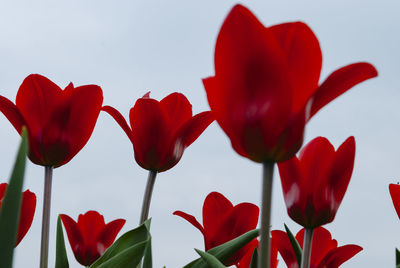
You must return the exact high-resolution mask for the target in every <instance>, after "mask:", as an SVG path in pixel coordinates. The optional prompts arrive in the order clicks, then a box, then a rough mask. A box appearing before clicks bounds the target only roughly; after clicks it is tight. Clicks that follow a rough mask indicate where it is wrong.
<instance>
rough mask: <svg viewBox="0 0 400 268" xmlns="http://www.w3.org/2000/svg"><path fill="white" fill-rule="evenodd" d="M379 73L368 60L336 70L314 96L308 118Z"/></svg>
mask: <svg viewBox="0 0 400 268" xmlns="http://www.w3.org/2000/svg"><path fill="white" fill-rule="evenodd" d="M377 75H378V72H377V70H376V69H375V67H374V66H372V65H371V64H369V63H366V62H360V63H354V64H350V65H347V66H345V67H342V68H340V69H338V70H336V71H334V72H333V73H332V74H331V75H330V76H329V77H328V78H327V79H326V80H325V81H324V82H323V83H322V84H321V85H320V86H319V88H318V90H317V91H316V92H315V94H314V96H313V97H312V106H311V113H310V116H309V118H308V119H311V117H313V116H314V115H315V114H316V113H317V112H318V111H319V110H320V109H321V108H322V107H324V106H325V105H327V104H328V103H329V102H331V101H332V100H334V99H335V98H337V97H338V96H340V95H341V94H343V93H344V92H346V91H347V90H349V89H350V88H352V87H353V86H355V85H357V84H359V83H361V82H363V81H365V80H367V79H370V78H373V77H376V76H377Z"/></svg>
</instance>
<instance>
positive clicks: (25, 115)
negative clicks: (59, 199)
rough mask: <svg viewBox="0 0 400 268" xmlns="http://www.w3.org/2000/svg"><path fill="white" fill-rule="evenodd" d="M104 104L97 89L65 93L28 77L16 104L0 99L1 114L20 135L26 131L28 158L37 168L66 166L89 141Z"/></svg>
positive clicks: (37, 77)
mask: <svg viewBox="0 0 400 268" xmlns="http://www.w3.org/2000/svg"><path fill="white" fill-rule="evenodd" d="M102 103H103V93H102V90H101V88H100V87H99V86H96V85H87V86H80V87H77V88H75V87H74V85H73V84H72V83H70V84H69V85H68V86H67V87H66V88H65V89H64V90H62V89H61V88H60V87H58V86H57V85H56V84H54V83H53V82H52V81H50V80H49V79H47V78H46V77H44V76H41V75H38V74H31V75H29V76H28V77H27V78H25V80H24V81H23V82H22V84H21V86H20V88H19V90H18V93H17V97H16V101H15V104H14V103H12V102H11V101H10V100H8V99H6V98H5V97H3V96H0V111H1V112H2V113H3V114H4V115H5V116H6V117H7V119H8V120H9V121H10V122H11V124H12V125H13V126H14V128H15V129H16V130H17V131H18V133H21V130H22V127H23V126H26V127H27V129H28V138H29V158H30V160H31V161H32V162H33V163H35V164H38V165H42V166H54V167H59V166H62V165H64V164H66V163H68V162H69V161H70V160H71V159H72V158H73V157H74V156H75V155H76V154H77V153H78V152H79V151H80V150H81V149H82V148H83V146H85V144H86V143H87V141H88V140H89V138H90V136H91V134H92V132H93V129H94V126H95V124H96V121H97V117H98V116H99V113H100V109H101V105H102Z"/></svg>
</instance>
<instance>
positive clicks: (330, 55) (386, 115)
mask: <svg viewBox="0 0 400 268" xmlns="http://www.w3.org/2000/svg"><path fill="white" fill-rule="evenodd" d="M235 3H237V2H235V1H228V0H223V1H213V0H202V1H187V0H186V1H184V0H180V1H178V0H169V1H165V0H158V1H155V0H154V1H152V0H141V1H129V0H125V1H123V0H114V1H103V0H85V1H82V0H71V1H29V0H25V1H19V0H17V1H11V0H3V1H2V4H1V8H0V95H3V96H6V97H8V98H10V99H12V100H14V99H15V95H16V93H17V90H18V87H19V85H20V84H21V82H22V81H23V79H24V78H25V77H26V76H27V75H29V74H30V73H39V74H42V75H45V76H47V77H48V78H49V79H51V80H52V81H54V82H55V83H57V84H58V85H59V86H61V87H63V88H64V87H65V86H66V85H67V84H68V83H69V82H70V81H72V82H74V84H75V85H76V86H79V85H85V84H97V85H100V86H101V87H102V88H103V92H104V104H108V105H112V106H114V107H115V108H117V109H118V110H120V111H121V113H122V114H123V115H124V116H127V115H128V112H129V109H130V108H131V107H132V106H133V104H134V103H135V101H136V99H137V98H139V97H141V96H142V95H143V94H144V93H146V92H147V91H149V90H151V94H152V97H154V98H156V99H161V98H163V97H165V96H166V95H168V94H169V93H171V92H174V91H178V92H182V93H184V94H185V95H186V96H187V97H188V99H189V100H190V101H191V103H192V105H193V110H194V112H195V113H198V112H201V111H204V110H207V109H209V107H208V104H207V100H206V95H205V91H204V89H203V86H202V83H201V78H203V77H206V76H209V75H212V74H213V73H214V67H213V53H214V45H215V40H216V36H217V33H218V31H219V28H220V26H221V23H222V22H223V20H224V18H225V16H226V14H227V13H228V12H229V10H230V9H231V7H232V6H233V5H234V4H235ZM243 3H244V4H245V5H246V6H247V7H249V8H250V9H251V10H252V11H253V12H254V13H255V14H256V15H257V16H258V18H259V19H260V20H261V21H262V22H263V23H264V24H265V25H273V24H277V23H282V22H288V21H296V20H301V21H303V22H306V23H307V24H308V25H309V26H310V27H311V28H312V29H313V31H314V32H315V33H316V35H317V37H318V38H319V41H320V45H321V47H322V51H323V72H322V79H324V78H325V77H326V76H327V75H328V74H329V73H330V72H332V71H334V70H335V69H337V68H339V67H341V66H343V65H347V64H349V63H352V62H357V61H369V62H371V63H373V64H374V65H375V66H376V68H377V69H378V71H379V77H378V78H376V79H373V80H370V81H367V82H365V83H362V84H360V85H358V86H356V87H354V88H353V89H352V90H351V91H349V92H348V93H346V94H344V95H343V96H341V97H340V98H338V99H337V100H335V101H334V102H333V103H331V104H329V105H328V106H327V107H326V108H324V109H323V110H322V111H321V112H319V113H318V115H317V116H315V117H314V118H313V119H312V121H311V122H310V124H308V126H307V130H306V142H307V141H309V140H311V139H312V138H314V137H316V136H325V137H327V138H328V139H329V140H330V141H331V142H332V143H333V144H334V145H335V147H337V146H338V145H340V144H341V143H342V142H343V141H344V140H345V139H346V138H347V137H348V136H350V135H354V136H355V138H356V143H357V154H356V163H355V170H354V174H353V177H352V180H351V182H350V186H349V188H348V191H347V193H346V196H345V197H344V200H343V202H342V205H341V207H340V209H339V211H338V213H337V216H336V219H335V221H334V222H333V223H331V224H329V225H327V226H326V228H328V229H329V230H330V231H331V233H332V235H333V237H334V238H336V239H337V240H338V241H339V244H340V245H343V244H349V243H354V244H358V245H360V246H362V247H363V248H364V250H363V251H362V252H361V253H359V254H358V255H357V256H355V257H354V258H353V259H351V260H350V261H348V262H347V263H345V264H344V265H343V266H342V267H347V268H351V267H353V268H354V267H392V266H393V265H394V248H395V247H400V235H396V234H400V221H399V219H398V218H397V215H396V214H395V211H394V208H393V206H392V204H391V200H390V197H389V193H388V184H389V183H391V182H397V181H398V180H399V179H398V178H399V175H400V165H399V160H400V159H399V157H398V155H399V154H398V152H399V150H400V141H399V139H398V137H399V130H400V128H399V123H400V112H399V111H398V102H399V100H400V91H399V79H398V77H399V75H398V74H399V67H398V61H399V57H400V53H399V50H398V48H399V47H400V34H399V32H400V17H399V16H398V12H399V10H400V2H399V1H395V0H393V1H389V0H383V1H366V0H353V1H345V0H340V1H339V0H338V1H329V2H328V1H317V0H315V1H307V4H306V3H305V2H304V1H287V0H284V1H277V2H275V3H273V1H265V0H264V1H255V0H254V1H246V2H243ZM0 129H1V131H0V163H1V170H0V178H3V180H1V181H6V180H7V178H8V176H9V172H10V169H11V166H12V163H13V161H14V155H15V152H16V148H17V144H18V142H19V138H18V135H17V133H16V131H15V130H14V129H13V127H12V126H11V124H10V123H9V122H8V121H7V119H6V118H5V117H4V116H2V115H0ZM260 176H261V166H260V165H258V164H255V163H252V162H250V161H249V160H247V159H245V158H242V157H240V156H238V155H237V154H236V153H235V152H234V151H233V149H232V148H231V146H230V143H229V140H228V138H227V137H226V136H225V135H224V133H223V132H222V131H221V129H220V128H219V126H218V125H217V124H216V123H213V124H212V125H211V126H210V127H209V128H208V129H207V130H206V131H205V132H204V134H203V135H202V136H200V138H199V139H198V140H197V141H196V142H195V143H194V144H193V145H191V146H190V147H189V148H188V149H187V150H186V152H185V154H184V155H183V158H182V160H181V161H180V163H179V164H178V165H177V166H176V167H174V168H173V169H171V170H169V171H167V172H165V173H162V174H160V175H159V176H158V178H157V182H156V185H155V190H154V196H153V200H152V204H151V209H150V216H151V217H152V218H153V221H152V234H153V256H154V267H162V265H166V266H167V267H169V268H172V267H181V266H183V265H184V264H186V263H188V262H189V261H190V260H193V259H194V258H197V254H196V253H195V251H194V250H193V248H201V249H203V238H202V236H201V234H200V232H199V231H198V230H197V229H195V228H194V227H192V226H191V225H190V224H189V223H187V222H185V221H183V220H182V219H181V218H179V217H177V216H173V215H172V212H173V211H175V210H178V209H179V210H183V211H185V212H188V213H190V214H194V215H196V216H197V217H198V219H199V220H200V221H201V209H202V205H203V201H204V198H205V197H206V195H207V194H208V193H209V192H211V191H219V192H221V193H222V194H224V195H225V196H226V197H227V198H228V199H230V200H231V201H232V202H233V203H234V204H237V203H240V202H252V203H255V204H257V205H258V204H259V203H260V185H261V184H260ZM146 178H147V172H146V171H145V170H143V169H141V168H140V167H139V166H138V165H137V164H136V162H135V161H134V157H133V150H132V146H131V143H130V142H129V140H128V139H127V137H126V136H125V134H124V133H123V132H122V130H121V129H120V127H119V126H117V124H116V123H115V122H114V121H113V120H112V119H111V117H110V116H108V115H106V114H104V113H101V114H100V117H99V120H98V123H97V126H96V128H95V130H94V132H93V135H92V138H91V139H90V141H89V143H88V144H87V146H85V147H84V149H83V150H82V151H81V152H80V153H79V154H78V155H77V156H76V157H75V158H74V159H73V160H72V161H71V162H70V163H68V164H67V165H66V166H64V167H61V168H59V169H56V170H55V171H54V183H53V197H52V200H53V203H52V210H51V213H52V214H51V240H50V262H49V263H50V267H53V265H54V253H55V231H56V218H57V215H58V214H59V213H66V214H68V215H70V216H71V217H72V218H74V219H76V218H77V216H78V214H80V213H85V212H86V211H88V210H91V209H94V210H97V211H99V212H100V213H102V214H103V215H104V216H105V218H106V221H107V222H108V221H111V220H114V219H116V218H124V219H126V220H127V223H126V225H125V227H124V228H123V230H122V231H123V232H125V231H127V230H129V229H132V228H134V227H136V225H137V223H138V221H139V214H140V206H141V202H142V196H143V192H144V187H145V183H146ZM25 188H29V189H30V190H32V191H33V192H35V193H36V194H37V196H38V207H37V210H36V214H35V219H34V222H33V225H32V227H31V229H30V231H29V232H28V234H27V236H26V237H25V238H24V240H23V241H22V242H21V244H20V245H19V246H18V248H17V251H16V255H15V267H17V268H20V267H37V266H38V265H39V248H40V247H39V244H40V228H41V227H40V225H41V216H42V193H43V190H42V188H43V168H42V167H40V166H36V165H34V164H32V163H29V164H28V167H27V175H26V181H25ZM272 217H273V219H272V227H273V229H282V228H283V223H287V224H288V225H289V227H290V228H291V229H292V231H294V232H297V231H298V230H299V229H300V226H298V225H297V224H296V223H294V222H292V221H291V220H290V218H289V217H288V216H287V214H286V208H285V205H284V201H283V197H282V191H281V186H280V182H279V176H278V174H277V173H276V174H275V185H274V196H273V214H272ZM67 251H68V254H69V260H70V264H71V267H79V266H78V263H77V262H76V261H75V259H74V257H73V255H72V252H71V249H70V246H69V244H68V245H67ZM282 264H283V261H281V265H282ZM281 267H283V266H281Z"/></svg>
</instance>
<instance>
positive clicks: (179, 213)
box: [173, 210, 205, 235]
mask: <svg viewBox="0 0 400 268" xmlns="http://www.w3.org/2000/svg"><path fill="white" fill-rule="evenodd" d="M173 214H174V215H176V216H179V217H182V218H184V219H185V220H187V221H188V222H189V223H191V224H192V225H193V226H194V227H196V228H197V229H199V230H200V232H201V233H202V234H203V235H205V232H204V228H203V226H201V224H200V223H199V222H198V221H197V219H196V218H195V217H194V216H192V215H190V214H187V213H185V212H182V211H179V210H177V211H175V212H174V213H173Z"/></svg>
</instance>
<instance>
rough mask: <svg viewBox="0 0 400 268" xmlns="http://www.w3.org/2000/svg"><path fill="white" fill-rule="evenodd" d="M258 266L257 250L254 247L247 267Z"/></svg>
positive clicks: (255, 267)
mask: <svg viewBox="0 0 400 268" xmlns="http://www.w3.org/2000/svg"><path fill="white" fill-rule="evenodd" d="M257 267H258V250H257V248H255V249H254V251H253V255H252V256H251V262H250V267H249V268H257Z"/></svg>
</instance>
